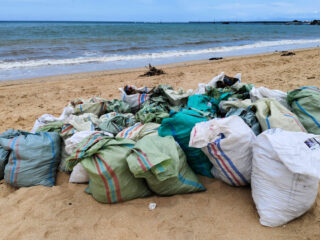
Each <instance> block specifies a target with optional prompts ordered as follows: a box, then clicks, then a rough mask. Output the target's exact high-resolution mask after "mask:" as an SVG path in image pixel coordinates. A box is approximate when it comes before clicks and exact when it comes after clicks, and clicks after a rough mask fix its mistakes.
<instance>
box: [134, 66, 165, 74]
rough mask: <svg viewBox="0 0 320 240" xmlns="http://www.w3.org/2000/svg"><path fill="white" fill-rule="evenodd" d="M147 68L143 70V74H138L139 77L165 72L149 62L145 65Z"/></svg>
mask: <svg viewBox="0 0 320 240" xmlns="http://www.w3.org/2000/svg"><path fill="white" fill-rule="evenodd" d="M147 68H148V69H149V70H148V71H147V72H145V73H144V74H142V75H140V77H151V76H156V75H161V74H165V72H164V71H163V70H162V69H158V68H156V67H154V66H152V65H151V64H149V66H148V67H147Z"/></svg>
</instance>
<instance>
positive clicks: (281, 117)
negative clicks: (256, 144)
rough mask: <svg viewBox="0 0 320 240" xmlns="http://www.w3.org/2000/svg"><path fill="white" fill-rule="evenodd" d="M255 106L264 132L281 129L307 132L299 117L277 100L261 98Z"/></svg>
mask: <svg viewBox="0 0 320 240" xmlns="http://www.w3.org/2000/svg"><path fill="white" fill-rule="evenodd" d="M253 106H255V107H256V109H257V111H256V117H257V119H258V121H259V123H260V126H261V128H262V131H265V130H267V129H271V128H281V129H283V130H287V131H292V132H306V130H305V128H304V127H303V125H302V124H301V122H300V121H299V119H298V117H297V116H296V115H295V114H294V113H292V112H290V111H289V110H288V109H287V108H286V107H284V106H283V105H282V104H281V103H279V102H278V101H277V100H275V99H272V98H261V99H259V100H258V101H256V102H255V103H254V104H253Z"/></svg>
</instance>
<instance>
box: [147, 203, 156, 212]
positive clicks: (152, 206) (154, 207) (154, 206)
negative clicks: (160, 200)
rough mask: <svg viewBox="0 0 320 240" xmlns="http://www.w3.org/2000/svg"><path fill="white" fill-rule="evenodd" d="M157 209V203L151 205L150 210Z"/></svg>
mask: <svg viewBox="0 0 320 240" xmlns="http://www.w3.org/2000/svg"><path fill="white" fill-rule="evenodd" d="M156 207H157V204H156V203H149V210H151V211H152V210H154V209H156Z"/></svg>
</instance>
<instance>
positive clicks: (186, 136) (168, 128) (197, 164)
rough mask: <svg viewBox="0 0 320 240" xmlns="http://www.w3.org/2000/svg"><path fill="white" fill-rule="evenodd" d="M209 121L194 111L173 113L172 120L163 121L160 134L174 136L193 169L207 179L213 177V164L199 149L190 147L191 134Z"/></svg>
mask: <svg viewBox="0 0 320 240" xmlns="http://www.w3.org/2000/svg"><path fill="white" fill-rule="evenodd" d="M204 121H207V119H206V118H205V117H203V115H202V114H201V113H199V112H197V111H194V110H183V111H181V112H178V113H173V114H172V115H171V117H170V118H166V119H163V120H162V123H161V126H160V127H159V130H158V133H159V135H160V136H161V137H165V136H173V137H174V139H175V140H176V141H177V142H178V143H179V145H180V147H181V148H182V149H183V151H184V152H185V154H186V156H187V161H188V163H189V165H190V167H191V169H192V170H193V171H194V172H195V173H197V174H201V175H204V176H207V177H212V174H211V168H212V163H211V162H210V161H209V159H208V157H207V156H206V155H205V154H204V153H203V152H202V151H201V149H199V148H192V147H189V140H190V133H191V130H192V128H193V127H194V126H195V125H196V123H198V122H204Z"/></svg>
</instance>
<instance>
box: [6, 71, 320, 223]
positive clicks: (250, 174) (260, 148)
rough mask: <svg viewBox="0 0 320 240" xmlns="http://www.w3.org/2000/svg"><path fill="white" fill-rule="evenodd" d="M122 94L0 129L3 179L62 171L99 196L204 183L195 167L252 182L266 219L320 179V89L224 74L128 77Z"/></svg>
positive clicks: (290, 209)
mask: <svg viewBox="0 0 320 240" xmlns="http://www.w3.org/2000/svg"><path fill="white" fill-rule="evenodd" d="M119 90H120V93H121V99H114V100H106V99H103V98H100V97H93V98H90V99H75V100H73V101H71V102H70V103H69V104H68V105H67V106H66V107H65V108H64V110H63V112H62V114H61V116H59V117H54V116H52V115H50V114H45V115H43V116H41V117H40V118H38V119H37V120H36V121H35V124H34V126H33V129H32V131H31V132H25V131H18V130H13V129H10V130H8V131H6V132H4V133H2V134H0V179H2V178H4V179H5V181H6V182H7V183H9V184H10V185H12V186H14V187H29V186H35V185H44V186H49V187H50V186H53V185H54V184H55V176H56V173H57V171H62V172H67V173H70V179H69V181H70V182H71V183H78V184H80V183H85V184H88V187H87V188H86V190H85V191H86V192H87V193H88V194H91V195H92V196H93V197H94V198H95V199H96V200H97V201H99V202H102V203H117V202H122V201H127V200H132V199H135V198H142V197H147V196H150V195H152V194H157V195H160V196H170V195H174V194H184V193H194V192H201V191H205V187H204V186H203V185H202V183H201V182H200V181H199V179H198V177H197V174H198V175H202V176H206V177H209V178H216V179H219V180H221V181H223V182H225V183H226V184H229V185H231V186H234V187H241V186H249V185H251V189H252V197H253V200H254V202H255V204H256V208H257V211H258V213H259V215H260V222H261V224H262V225H265V226H270V227H275V226H281V225H283V224H285V223H287V222H289V221H291V220H293V219H295V218H297V217H299V216H301V215H302V214H304V213H305V212H306V211H308V209H310V207H311V206H312V204H313V203H314V201H315V199H316V196H317V194H318V189H319V187H318V183H319V179H320V136H319V135H317V134H320V105H319V104H318V103H319V102H320V89H318V88H316V87H302V88H299V89H295V90H293V91H289V92H288V93H285V92H282V91H279V90H272V89H267V88H264V87H260V88H256V87H254V86H253V85H252V84H245V83H242V81H241V74H237V75H236V76H234V77H229V76H226V75H225V74H224V73H221V74H220V75H218V76H217V77H215V78H213V79H212V80H211V81H210V82H209V83H208V84H199V86H198V88H197V89H195V90H187V91H184V90H183V89H178V90H174V89H173V88H172V87H171V86H170V85H159V86H156V87H154V88H150V87H141V88H137V87H135V86H125V87H124V88H120V89H119Z"/></svg>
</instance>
